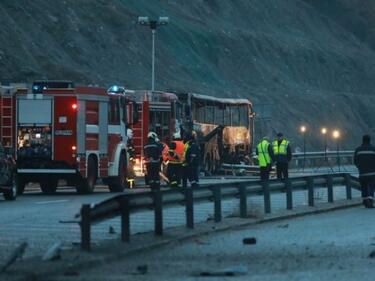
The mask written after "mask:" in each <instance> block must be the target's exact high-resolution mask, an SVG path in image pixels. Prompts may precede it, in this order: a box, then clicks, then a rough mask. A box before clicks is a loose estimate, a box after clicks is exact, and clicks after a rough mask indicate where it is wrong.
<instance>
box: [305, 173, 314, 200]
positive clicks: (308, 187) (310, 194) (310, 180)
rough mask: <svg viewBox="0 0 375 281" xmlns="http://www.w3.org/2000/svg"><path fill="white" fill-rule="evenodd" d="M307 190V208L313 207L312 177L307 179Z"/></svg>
mask: <svg viewBox="0 0 375 281" xmlns="http://www.w3.org/2000/svg"><path fill="white" fill-rule="evenodd" d="M307 190H308V201H309V206H310V207H313V206H314V179H313V178H312V177H308V178H307Z"/></svg>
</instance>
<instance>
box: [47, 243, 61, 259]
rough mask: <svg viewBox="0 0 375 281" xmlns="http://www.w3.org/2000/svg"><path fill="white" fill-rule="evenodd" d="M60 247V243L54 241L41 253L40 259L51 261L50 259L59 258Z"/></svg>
mask: <svg viewBox="0 0 375 281" xmlns="http://www.w3.org/2000/svg"><path fill="white" fill-rule="evenodd" d="M61 247H62V243H61V242H60V241H59V242H56V243H54V244H53V245H52V246H51V247H50V248H49V249H48V250H47V252H46V253H45V254H44V255H43V258H42V260H43V261H52V260H58V259H60V258H61Z"/></svg>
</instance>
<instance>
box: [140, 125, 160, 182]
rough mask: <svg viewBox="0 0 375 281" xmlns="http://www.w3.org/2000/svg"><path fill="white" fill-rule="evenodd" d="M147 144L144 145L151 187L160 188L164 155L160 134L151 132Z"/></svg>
mask: <svg viewBox="0 0 375 281" xmlns="http://www.w3.org/2000/svg"><path fill="white" fill-rule="evenodd" d="M147 137H148V141H147V144H146V145H145V146H144V147H143V150H144V156H145V161H146V169H147V178H148V183H149V185H150V187H151V189H159V188H160V175H159V172H160V164H161V157H162V146H161V145H160V144H159V143H158V136H157V135H156V133H154V132H149V133H148V135H147Z"/></svg>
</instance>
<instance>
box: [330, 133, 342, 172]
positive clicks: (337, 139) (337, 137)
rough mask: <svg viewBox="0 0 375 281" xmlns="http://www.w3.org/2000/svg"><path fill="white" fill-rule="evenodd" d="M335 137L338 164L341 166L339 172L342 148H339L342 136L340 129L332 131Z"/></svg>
mask: <svg viewBox="0 0 375 281" xmlns="http://www.w3.org/2000/svg"><path fill="white" fill-rule="evenodd" d="M332 136H333V138H334V139H335V140H336V154H337V155H336V157H337V165H338V166H339V172H340V170H341V167H340V150H339V149H340V148H339V138H340V131H339V130H334V131H333V133H332Z"/></svg>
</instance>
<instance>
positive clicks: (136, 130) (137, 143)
mask: <svg viewBox="0 0 375 281" xmlns="http://www.w3.org/2000/svg"><path fill="white" fill-rule="evenodd" d="M138 112H139V114H141V116H143V106H141V107H140V110H139V111H138ZM143 122H144V121H143V118H142V122H140V124H139V125H138V124H137V125H136V126H133V128H132V129H133V142H134V149H135V151H139V152H140V156H141V159H143V145H144V143H143ZM142 162H143V161H142V160H141V172H143V165H142Z"/></svg>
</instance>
